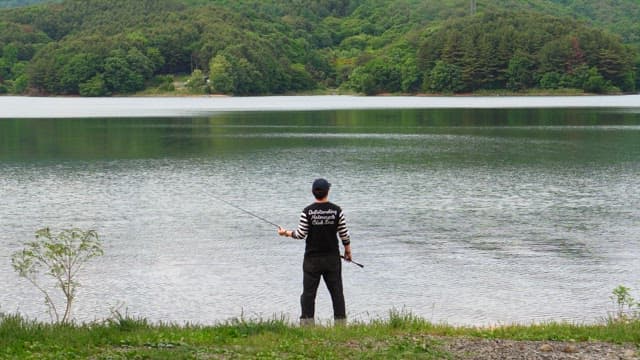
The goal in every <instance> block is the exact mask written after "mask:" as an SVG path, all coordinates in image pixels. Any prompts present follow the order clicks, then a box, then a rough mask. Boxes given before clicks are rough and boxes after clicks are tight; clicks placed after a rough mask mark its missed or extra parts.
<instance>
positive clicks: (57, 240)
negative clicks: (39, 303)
mask: <svg viewBox="0 0 640 360" xmlns="http://www.w3.org/2000/svg"><path fill="white" fill-rule="evenodd" d="M35 237H36V239H35V241H30V242H27V243H25V247H24V249H22V250H20V251H17V252H15V253H14V254H13V255H12V256H11V265H12V266H13V269H14V270H15V271H16V272H17V273H18V275H20V277H23V278H25V279H27V280H28V281H29V282H30V283H31V284H33V286H35V287H36V288H37V289H38V290H39V291H40V292H42V293H43V295H44V299H45V304H46V305H47V308H48V310H49V315H50V316H51V319H52V320H53V321H55V322H62V323H68V322H69V321H70V319H71V306H72V304H73V301H74V299H75V297H76V291H77V289H78V287H79V286H80V283H79V282H78V280H77V278H78V274H79V273H80V271H81V270H82V268H83V266H84V265H85V264H86V263H87V261H89V260H90V259H92V258H94V257H97V256H101V255H102V254H104V251H103V249H102V243H101V242H100V238H99V236H98V233H97V232H96V231H95V230H87V231H85V230H82V229H78V228H71V229H63V230H61V231H60V232H58V233H53V232H51V230H50V229H49V228H48V227H47V228H43V229H40V230H38V231H36V233H35ZM44 276H46V277H48V278H50V279H52V280H53V282H54V284H55V286H54V288H57V289H60V290H61V291H62V293H63V295H64V299H65V305H64V312H62V311H61V310H58V307H57V306H56V303H55V302H54V301H53V298H52V296H51V294H50V293H49V291H48V290H47V287H46V286H45V285H43V284H42V279H43V277H44Z"/></svg>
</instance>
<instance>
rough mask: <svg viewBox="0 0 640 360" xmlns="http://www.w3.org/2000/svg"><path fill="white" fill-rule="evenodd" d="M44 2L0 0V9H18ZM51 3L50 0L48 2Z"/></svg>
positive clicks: (38, 0) (39, 0)
mask: <svg viewBox="0 0 640 360" xmlns="http://www.w3.org/2000/svg"><path fill="white" fill-rule="evenodd" d="M43 1H45V0H0V8H2V7H19V6H28V5H33V4H38V3H41V2H43ZM48 1H49V2H52V0H48Z"/></svg>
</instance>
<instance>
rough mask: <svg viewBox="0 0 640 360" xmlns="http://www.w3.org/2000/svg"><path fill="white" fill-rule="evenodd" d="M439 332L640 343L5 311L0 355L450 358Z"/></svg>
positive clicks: (564, 331) (606, 328)
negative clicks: (29, 315) (55, 319)
mask: <svg viewBox="0 0 640 360" xmlns="http://www.w3.org/2000/svg"><path fill="white" fill-rule="evenodd" d="M432 336H436V338H433V337H432ZM437 336H454V337H478V338H487V339H514V340H548V341H577V342H582V341H604V342H611V343H632V344H635V345H636V346H640V321H631V322H609V323H607V324H601V325H576V324H566V323H565V324H559V323H549V324H540V325H528V326H524V325H512V326H502V327H496V328H473V327H454V326H449V325H437V324H432V323H429V322H427V321H425V320H423V319H420V318H417V317H415V316H412V315H410V314H401V313H392V314H391V316H390V317H389V319H385V320H380V321H372V322H370V323H367V324H352V325H349V326H344V327H322V326H318V327H297V326H292V325H290V324H289V323H288V322H287V321H284V320H282V319H271V320H259V321H245V320H242V319H240V320H232V321H228V322H226V323H221V324H218V325H215V326H196V325H171V324H150V323H149V322H147V321H146V320H143V319H131V318H128V317H119V318H117V319H112V320H108V321H104V322H101V323H93V324H82V325H52V324H43V323H38V322H33V321H28V320H25V319H23V318H22V317H20V316H16V315H3V316H2V317H1V318H0V358H2V359H85V358H92V359H220V358H222V359H238V358H240V359H242V358H251V359H254V358H257V359H302V358H314V359H356V358H357V359H361V358H367V359H389V358H418V359H423V358H424V359H440V358H449V357H450V354H448V353H447V352H446V351H445V350H443V349H442V347H441V346H440V345H441V344H440V341H439V340H438V338H437Z"/></svg>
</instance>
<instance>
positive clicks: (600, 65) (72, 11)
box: [0, 0, 640, 96]
mask: <svg viewBox="0 0 640 360" xmlns="http://www.w3.org/2000/svg"><path fill="white" fill-rule="evenodd" d="M0 1H1V0H0ZM16 1H18V0H15V1H14V2H16ZM23 1H27V0H23ZM470 4H471V2H470V1H468V0H446V1H436V0H351V1H349V0H137V1H128V0H65V1H62V2H56V3H52V4H41V5H38V6H29V7H20V8H13V9H5V10H0V93H6V92H10V93H17V94H20V93H28V94H80V95H84V96H103V95H109V94H126V93H133V92H138V91H141V90H144V89H145V88H147V89H149V88H153V89H160V91H165V92H170V91H172V88H173V80H174V76H175V75H178V74H188V75H190V78H189V81H188V88H189V91H191V92H192V93H206V92H213V93H225V94H235V95H254V94H278V93H287V92H300V91H309V90H314V89H333V88H342V89H345V90H350V91H357V92H361V93H366V94H377V93H387V92H390V93H420V92H429V93H455V92H473V91H479V90H495V89H509V90H511V91H526V90H529V89H555V88H575V89H580V90H581V91H586V92H598V93H606V92H634V91H636V89H640V82H639V80H640V76H639V72H638V69H639V67H640V66H639V65H640V55H639V54H640V52H639V48H640V47H639V46H638V44H639V43H640V21H639V20H637V19H640V3H639V2H638V1H635V0H621V1H616V2H601V1H596V0H555V1H550V0H531V1H526V2H523V1H519V0H492V1H477V8H476V9H475V11H472V7H471V6H470Z"/></svg>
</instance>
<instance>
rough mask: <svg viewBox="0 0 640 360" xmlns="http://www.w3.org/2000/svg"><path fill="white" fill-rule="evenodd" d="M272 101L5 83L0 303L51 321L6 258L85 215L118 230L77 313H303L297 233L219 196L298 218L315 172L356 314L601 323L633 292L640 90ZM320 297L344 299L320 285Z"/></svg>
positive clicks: (0, 102) (180, 317)
mask: <svg viewBox="0 0 640 360" xmlns="http://www.w3.org/2000/svg"><path fill="white" fill-rule="evenodd" d="M332 98H333V100H335V103H336V105H335V106H334V109H332V106H331V99H332ZM280 99H281V98H271V99H269V98H261V99H259V100H254V101H253V102H251V99H250V98H245V99H242V100H238V99H235V98H234V99H233V100H227V103H226V104H227V105H225V106H226V107H225V106H221V107H216V106H200V107H199V106H195V105H194V104H196V103H200V102H202V101H205V100H193V99H168V100H165V101H164V102H163V101H162V99H160V100H158V99H138V100H137V101H135V100H120V101H124V102H125V103H122V102H121V103H119V104H120V105H119V106H120V107H118V108H117V109H115V110H114V108H113V106H111V107H110V106H108V104H109V103H108V102H109V101H113V100H107V102H106V104H107V105H104V104H105V103H102V104H103V105H104V106H105V107H103V108H97V107H96V106H97V105H96V104H97V103H91V101H96V100H84V99H64V100H63V101H62V102H60V100H55V99H53V100H50V101H51V102H47V101H49V100H42V99H36V100H32V101H33V102H34V106H32V107H29V106H27V107H24V106H25V105H24V104H28V103H29V101H30V100H29V98H0V112H1V113H3V114H4V116H0V117H2V119H0V199H1V201H0V279H2V281H1V282H0V312H9V313H10V312H20V313H22V314H24V315H26V316H28V317H30V318H38V319H42V320H47V319H48V315H47V313H46V308H45V306H44V305H43V298H42V296H41V295H40V294H39V293H38V292H37V290H35V289H34V288H33V287H32V286H31V285H30V284H28V283H27V282H26V281H25V280H22V279H20V278H18V276H17V275H16V274H15V273H14V271H13V269H12V267H11V261H10V257H11V254H12V253H13V252H14V251H17V250H19V249H21V247H22V243H23V242H24V241H28V240H32V239H33V236H34V232H35V230H37V229H39V228H41V227H43V226H50V227H53V228H56V229H58V228H64V227H70V226H78V227H82V228H94V229H96V230H98V232H99V233H100V234H101V236H102V239H103V241H104V247H105V255H104V256H103V257H101V258H98V259H95V260H94V261H92V262H90V263H89V264H88V265H87V267H86V268H85V272H84V273H83V276H82V277H81V279H80V280H81V282H82V285H83V286H82V288H81V289H80V292H79V294H78V295H77V296H78V298H77V303H76V304H75V318H76V319H78V320H80V321H90V320H94V319H103V318H106V317H108V316H109V315H110V310H111V309H112V308H119V309H120V311H121V312H124V311H125V310H126V311H128V313H129V314H131V315H134V316H143V317H146V318H148V319H149V320H152V321H171V322H178V323H183V322H197V323H203V324H211V323H215V322H219V321H224V320H227V319H230V318H233V317H239V316H245V317H247V318H259V317H262V318H271V317H272V316H274V315H275V316H282V315H283V316H286V317H288V318H289V319H291V321H296V319H297V317H298V315H299V295H300V292H301V290H302V284H301V282H302V270H301V263H302V253H303V251H304V244H303V242H300V241H296V240H292V239H289V238H287V239H285V238H282V237H279V236H277V233H276V229H275V228H274V227H273V226H272V225H269V224H267V223H264V222H261V221H260V220H257V219H255V218H253V217H250V216H248V215H247V214H245V213H243V212H241V211H239V210H237V209H235V208H233V207H230V206H228V205H227V204H225V203H224V202H222V201H220V200H218V199H220V198H222V199H224V200H226V201H229V202H232V203H234V204H236V205H237V206H240V207H242V208H244V209H247V210H249V211H251V212H253V213H256V214H258V215H260V216H262V217H264V218H266V219H268V220H270V221H272V222H275V223H279V224H282V225H283V226H285V227H288V228H293V227H295V226H296V225H297V220H298V216H299V213H300V211H301V210H302V208H304V207H305V206H306V205H307V204H309V203H310V202H311V201H312V200H313V199H312V196H311V193H310V185H311V182H312V181H313V179H314V178H316V177H320V176H322V177H326V178H327V179H329V181H330V182H331V183H332V184H333V187H332V192H331V199H332V201H334V202H336V203H338V204H339V205H341V206H342V207H343V209H344V210H345V213H346V216H347V222H348V224H349V227H350V231H351V236H352V246H353V254H354V259H355V260H356V261H359V262H361V263H363V264H364V265H365V268H364V269H360V268H358V267H356V266H354V265H352V264H346V263H345V264H344V267H343V277H344V282H345V296H346V300H347V311H348V313H349V317H350V318H351V319H355V320H363V321H366V320H370V319H375V318H384V317H386V316H387V315H388V312H389V310H392V309H398V310H406V311H411V312H412V313H414V314H416V315H419V316H422V317H424V318H426V319H428V320H431V321H434V322H447V323H452V324H467V325H485V324H496V323H513V322H540V321H546V320H568V321H576V322H596V321H599V320H601V319H602V318H603V317H605V316H606V315H607V312H608V311H613V310H615V306H614V304H613V303H612V301H611V299H610V298H609V297H610V294H611V291H612V290H613V289H614V288H615V287H616V286H618V285H620V284H624V285H626V286H629V287H631V288H632V289H635V290H634V291H633V292H632V293H633V295H634V296H636V297H638V296H640V292H638V290H640V278H639V277H638V274H639V270H640V186H638V181H639V179H640V108H639V107H638V106H640V102H638V97H627V98H625V97H620V98H609V100H607V99H606V98H605V100H606V101H610V102H608V103H607V102H606V101H605V103H604V104H605V105H603V104H602V103H598V102H599V101H600V100H601V99H602V98H577V100H574V99H571V100H570V101H578V100H579V101H578V102H577V103H575V104H574V103H572V104H568V103H563V101H565V99H564V98H561V99H556V98H542V99H541V98H518V99H517V101H518V104H520V105H518V106H515V105H513V106H507V108H489V107H486V106H483V105H482V104H485V105H486V104H487V103H489V102H495V104H499V103H498V102H497V101H499V99H495V98H490V99H488V100H486V101H482V99H480V100H478V99H477V98H474V99H471V100H468V101H467V100H464V99H462V100H461V99H458V100H456V101H457V102H456V103H457V104H461V105H460V106H455V105H450V108H440V106H435V105H434V106H431V108H429V106H424V108H421V106H418V105H415V104H414V103H410V104H413V105H405V106H409V107H413V108H403V107H402V106H400V105H397V106H396V105H394V104H396V102H399V100H397V99H395V100H394V99H393V98H390V99H387V98H365V99H366V100H362V101H365V102H370V101H373V100H371V99H374V100H375V104H376V105H375V106H373V105H370V106H369V107H370V108H369V109H367V106H362V107H361V108H359V107H358V106H355V103H357V101H358V100H355V102H354V103H352V105H353V106H352V108H350V107H349V106H346V105H345V106H344V107H343V106H342V105H340V104H343V103H345V101H346V102H348V101H347V100H346V99H345V98H341V97H321V98H318V99H315V100H314V99H313V98H311V99H310V100H309V102H308V103H307V105H308V107H309V108H310V109H314V110H310V111H303V110H301V109H300V108H298V107H296V106H289V107H288V108H287V106H286V105H282V104H279V100H280ZM527 99H529V100H530V101H531V104H532V105H531V107H527V106H526V103H527ZM620 99H623V100H620ZM542 100H546V101H547V103H546V106H545V104H544V102H542V104H540V102H541V101H542ZM43 101H44V103H43ZM99 101H105V100H99ZM116 101H117V100H116ZM209 101H211V100H209ZM238 101H240V102H245V104H246V109H243V108H242V106H241V105H238V103H237V102H238ZM296 101H299V100H296ZM314 101H317V102H320V103H322V106H320V105H318V106H314V103H313V102H314ZM386 101H388V102H389V103H388V104H389V106H388V107H389V109H384V107H385V102H386ZM411 101H413V100H411ZM437 101H443V100H441V99H439V100H437ZM507 101H514V100H513V99H511V100H507ZM256 102H257V103H259V104H263V106H262V107H260V106H256ZM468 103H471V105H468ZM7 104H9V105H7ZM43 104H44V105H43ZM123 104H124V105H123ZM153 104H164V105H166V106H165V107H164V108H163V107H162V106H160V105H157V106H154V105H153ZM249 104H251V105H249ZM474 104H476V105H475V106H474ZM558 104H560V106H558ZM562 104H564V105H565V106H562ZM606 104H609V105H610V106H606ZM112 105H113V104H112ZM271 105H273V106H274V107H275V108H276V109H273V110H270V109H271V108H270V107H269V106H271ZM316 105H317V104H316ZM20 106H23V108H22V109H20V108H19V107H20ZM443 106H444V105H443ZM494 106H498V105H494ZM47 108H48V112H47V111H44V110H43V111H44V113H43V114H39V113H38V111H40V110H38V109H47ZM92 108H93V109H95V113H94V114H92V113H91V109H92ZM105 109H108V110H105ZM194 109H195V110H194ZM116 110H117V111H116ZM243 110H247V111H243ZM285 110H288V111H285ZM129 113H130V114H132V115H131V116H127V114H129ZM46 114H49V115H46ZM317 317H318V318H319V319H321V320H327V319H330V318H331V317H332V312H331V302H330V299H329V295H328V292H327V291H326V288H325V287H324V285H321V287H320V289H319V291H318V299H317Z"/></svg>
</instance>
